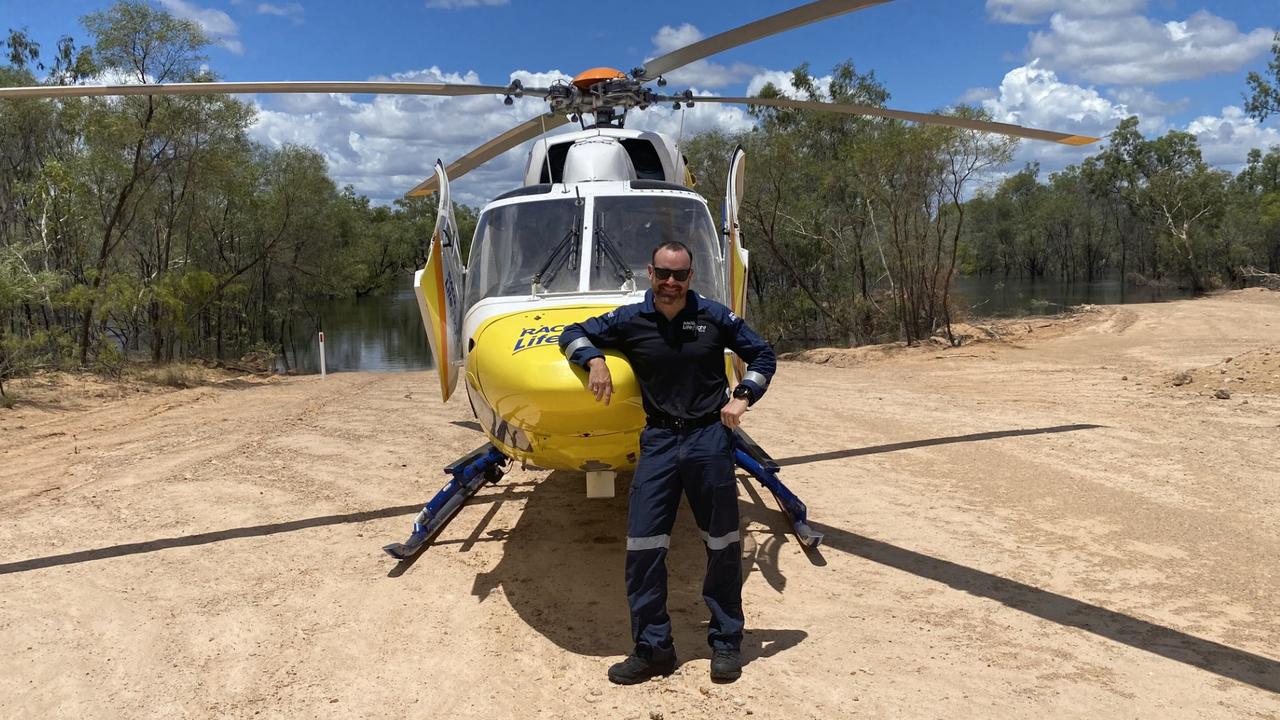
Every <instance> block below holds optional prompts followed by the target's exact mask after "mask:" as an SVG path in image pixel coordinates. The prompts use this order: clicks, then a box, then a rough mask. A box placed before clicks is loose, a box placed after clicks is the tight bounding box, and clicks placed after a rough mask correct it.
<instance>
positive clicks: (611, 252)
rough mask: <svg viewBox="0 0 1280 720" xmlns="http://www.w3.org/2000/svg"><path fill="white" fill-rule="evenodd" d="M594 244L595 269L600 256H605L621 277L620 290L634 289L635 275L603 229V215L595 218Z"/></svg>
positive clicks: (598, 267)
mask: <svg viewBox="0 0 1280 720" xmlns="http://www.w3.org/2000/svg"><path fill="white" fill-rule="evenodd" d="M592 245H594V246H595V248H596V251H597V253H599V254H597V255H596V269H597V270H599V269H600V258H601V257H602V256H603V257H607V258H609V262H610V263H612V264H613V271H614V273H616V274H617V276H618V277H621V278H622V287H621V288H619V289H621V290H625V291H627V292H631V291H632V290H635V289H636V275H635V273H634V272H632V271H631V267H630V266H628V265H627V261H626V260H623V259H622V253H620V252H618V246H617V245H614V244H613V240H612V239H611V238H610V237H609V234H608V233H607V232H605V230H604V217H603V216H601V217H597V218H596V230H595V238H594V240H593V242H592Z"/></svg>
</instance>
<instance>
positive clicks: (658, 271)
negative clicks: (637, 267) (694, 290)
mask: <svg viewBox="0 0 1280 720" xmlns="http://www.w3.org/2000/svg"><path fill="white" fill-rule="evenodd" d="M680 276H684V279H683V280H679V279H677V278H679V277H680ZM692 281H693V268H692V266H691V263H690V260H689V255H688V253H686V252H685V251H683V250H678V249H676V250H673V249H670V248H663V249H661V250H659V251H658V254H657V255H656V256H654V258H653V264H651V265H649V282H650V283H652V284H653V294H654V297H657V298H659V299H662V300H677V299H679V298H682V297H684V294H685V293H686V292H688V291H689V283H690V282H692Z"/></svg>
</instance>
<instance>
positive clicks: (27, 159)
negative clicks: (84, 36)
mask: <svg viewBox="0 0 1280 720" xmlns="http://www.w3.org/2000/svg"><path fill="white" fill-rule="evenodd" d="M83 24H84V27H85V28H86V30H87V32H88V36H89V38H90V40H91V42H90V43H89V44H87V45H85V46H84V47H78V46H77V45H76V43H75V41H74V40H73V39H72V38H70V37H65V38H62V39H61V40H60V41H59V42H58V43H57V47H56V50H55V51H54V52H53V53H52V54H51V57H50V58H49V59H48V62H47V64H46V58H45V55H44V54H43V53H42V48H41V46H40V45H39V43H37V42H36V41H34V40H33V39H32V38H30V37H29V36H28V35H27V33H26V32H24V31H22V30H13V29H11V30H10V31H9V33H8V36H7V38H6V39H4V40H3V41H0V43H2V45H3V49H4V50H5V51H6V54H7V60H8V63H7V65H4V66H0V84H3V85H8V86H21V85H36V84H39V83H40V82H44V83H47V84H73V83H76V82H77V81H79V80H81V79H84V78H88V77H103V76H105V77H117V78H123V79H128V80H130V81H133V82H148V83H158V82H199V81H208V80H211V79H213V78H212V76H211V75H210V74H209V73H208V72H207V71H206V70H203V69H202V67H203V63H204V61H205V57H204V50H205V49H206V48H207V47H208V45H209V40H208V38H207V37H206V36H205V35H204V34H203V33H202V32H201V31H200V29H199V28H198V27H197V26H196V25H194V24H193V23H191V22H188V21H184V20H179V19H176V18H174V17H173V16H171V15H169V14H167V13H165V12H163V11H161V10H157V9H154V8H152V7H151V6H150V5H148V4H146V3H142V2H132V1H130V2H119V3H117V4H116V5H114V6H113V7H111V8H110V9H108V10H106V11H103V12H98V13H93V14H91V15H88V16H86V17H85V18H84V19H83ZM37 72H40V73H42V74H43V76H44V77H43V79H41V78H37V76H36V73H37ZM253 121H254V109H253V107H252V106H251V105H249V104H246V103H244V102H241V101H239V100H236V99H234V98H232V97H229V96H225V95H210V96H151V97H117V98H70V99H63V100H59V101H56V102H53V101H48V100H40V99H29V100H6V101H3V102H0V389H2V387H3V380H4V378H6V377H10V376H12V375H14V374H15V373H19V372H23V371H25V370H29V369H31V368H32V367H38V366H57V367H61V366H71V365H80V366H86V367H93V368H97V369H99V370H103V371H107V372H118V371H119V370H120V368H121V367H122V365H123V363H124V362H125V360H126V358H127V357H129V356H135V357H136V356H139V355H141V356H145V357H149V358H150V359H151V360H153V361H157V362H163V361H169V360H173V359H175V358H191V357H202V358H236V357H240V356H241V355H242V354H243V353H247V352H250V351H254V350H264V351H268V352H272V353H278V354H279V355H280V357H281V358H282V359H283V362H284V363H285V364H286V365H287V364H288V362H289V356H288V353H287V351H286V350H285V344H284V339H285V338H286V337H288V336H289V334H290V332H291V329H292V328H291V326H292V325H293V324H294V323H297V322H307V321H308V320H309V319H310V320H312V321H315V320H316V319H315V318H313V317H310V316H309V309H310V308H312V307H314V305H315V301H316V300H317V299H319V298H326V297H342V296H356V295H365V294H369V293H375V292H378V291H380V290H381V289H382V288H384V287H386V286H387V285H388V284H389V283H392V282H393V281H394V279H395V277H396V276H397V274H398V273H400V272H402V271H404V270H405V269H407V268H412V267H415V266H420V265H421V264H422V263H423V262H424V261H425V255H424V252H425V242H426V240H427V239H428V238H429V237H430V235H431V231H432V227H433V226H434V222H435V203H434V201H432V200H430V199H428V200H427V201H417V202H408V201H402V202H397V203H396V204H395V205H394V206H391V207H385V206H376V205H373V204H371V203H370V202H369V200H368V199H367V198H365V197H363V196H359V195H357V194H355V193H354V192H353V191H352V190H351V188H349V187H348V188H338V187H336V186H335V184H334V183H333V181H332V180H330V178H329V177H328V174H327V168H326V164H325V160H324V158H323V157H322V156H321V155H320V154H318V153H317V152H316V151H314V150H312V149H309V148H305V147H298V146H288V145H286V146H284V147H281V148H268V147H265V146H263V145H261V144H258V143H255V142H253V141H251V140H250V139H249V137H248V134H247V131H248V128H249V126H250V125H251V124H252V123H253ZM462 216H463V217H462V218H461V221H460V224H461V225H463V226H464V227H465V226H466V225H468V224H474V218H473V217H471V215H470V214H469V211H467V209H465V208H463V209H462Z"/></svg>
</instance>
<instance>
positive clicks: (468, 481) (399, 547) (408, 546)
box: [382, 443, 507, 560]
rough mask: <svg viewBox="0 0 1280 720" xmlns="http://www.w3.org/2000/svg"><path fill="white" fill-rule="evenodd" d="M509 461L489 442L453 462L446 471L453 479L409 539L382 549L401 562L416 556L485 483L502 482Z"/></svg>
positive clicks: (416, 522)
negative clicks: (504, 466)
mask: <svg viewBox="0 0 1280 720" xmlns="http://www.w3.org/2000/svg"><path fill="white" fill-rule="evenodd" d="M506 462H507V456H506V455H503V454H502V453H501V452H500V451H499V450H498V448H496V447H494V446H493V443H485V444H484V445H482V446H480V447H478V448H476V449H475V450H473V451H472V452H470V453H468V454H467V455H464V456H462V457H460V458H458V459H457V460H455V461H454V462H452V463H450V464H449V466H448V467H446V468H445V469H444V471H445V472H446V473H448V474H450V475H452V476H453V477H452V478H451V479H450V480H449V482H447V483H445V485H444V487H442V488H440V491H439V492H437V493H436V496H435V497H433V498H431V501H430V502H428V503H427V504H426V506H425V507H423V508H422V512H420V513H418V517H417V518H415V519H414V521H413V532H412V533H411V534H410V535H409V539H408V540H405V541H404V542H402V543H392V544H390V545H387V546H385V547H383V548H382V549H383V550H384V551H386V553H387V554H388V555H390V556H391V557H393V558H395V559H397V560H408V559H409V558H411V557H413V556H414V555H416V554H417V553H418V551H420V550H422V547H423V546H424V545H426V544H427V541H429V540H431V539H432V538H433V537H435V535H436V533H438V532H440V529H441V528H443V527H444V526H445V525H447V524H448V522H449V521H450V520H452V519H453V516H454V515H456V514H457V513H458V509H459V508H461V507H462V506H463V504H464V503H466V502H467V499H468V498H470V497H471V496H472V495H474V494H476V491H477V490H479V489H480V487H481V486H483V485H484V484H485V482H491V483H496V482H498V481H499V480H501V479H502V475H503V470H502V467H501V466H502V465H504V464H506Z"/></svg>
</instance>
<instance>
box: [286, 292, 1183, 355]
mask: <svg viewBox="0 0 1280 720" xmlns="http://www.w3.org/2000/svg"><path fill="white" fill-rule="evenodd" d="M953 287H954V294H955V296H956V298H957V300H958V301H959V302H960V303H962V304H963V305H966V306H969V307H971V308H972V313H973V315H975V316H980V317H1018V316H1023V315H1045V314H1053V313H1057V312H1062V311H1063V310H1065V309H1066V308H1069V307H1071V306H1072V305H1081V304H1085V303H1092V304H1095V305H1114V304H1119V303H1146V302H1162V301H1167V300H1178V299H1181V298H1186V297H1190V296H1191V292H1190V291H1189V290H1179V289H1176V288H1156V287H1138V286H1132V285H1130V286H1125V287H1123V288H1122V287H1121V283H1120V281H1119V279H1109V280H1100V281H1095V282H1092V283H1062V282H1055V281H1047V280H1025V279H1018V278H992V277H961V278H957V279H956V280H955V282H954V284H953ZM313 312H314V314H315V315H316V317H318V318H319V319H320V326H321V329H323V330H324V333H325V359H326V365H327V368H326V369H327V370H328V371H329V372H342V371H344V370H372V371H390V372H396V371H405V370H425V369H428V368H430V367H431V366H432V363H431V349H430V347H428V345H427V335H426V332H425V331H424V330H423V329H422V319H421V317H420V316H419V315H418V303H417V300H416V299H415V298H414V296H413V276H412V275H410V274H408V273H406V274H405V275H404V276H403V279H402V281H401V282H400V284H399V285H398V286H397V287H396V288H395V289H394V290H392V291H390V292H387V293H384V294H382V295H377V296H367V297H362V298H344V299H339V300H330V301H326V302H322V303H319V304H318V305H317V306H316V307H315V308H314V309H313ZM296 327H297V330H296V332H295V334H294V337H293V340H292V345H291V347H290V348H289V361H290V364H291V365H292V366H293V368H294V369H295V370H298V371H301V372H304V373H316V372H319V371H320V355H319V348H318V342H317V337H316V334H315V332H314V331H313V329H312V328H311V327H309V326H308V323H307V322H306V321H305V320H301V319H300V320H299V321H298V323H297V325H296Z"/></svg>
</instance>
